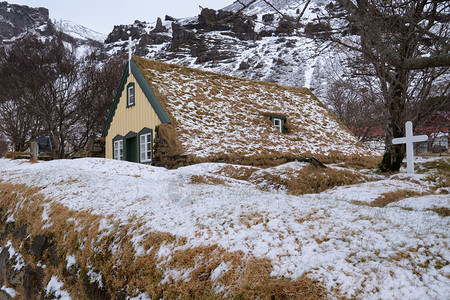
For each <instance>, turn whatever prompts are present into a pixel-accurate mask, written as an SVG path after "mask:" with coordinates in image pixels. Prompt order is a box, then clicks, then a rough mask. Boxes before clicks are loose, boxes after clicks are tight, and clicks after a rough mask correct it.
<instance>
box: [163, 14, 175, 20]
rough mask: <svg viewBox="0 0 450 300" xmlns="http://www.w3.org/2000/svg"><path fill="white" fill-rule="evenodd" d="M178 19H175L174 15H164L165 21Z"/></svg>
mask: <svg viewBox="0 0 450 300" xmlns="http://www.w3.org/2000/svg"><path fill="white" fill-rule="evenodd" d="M176 20H177V19H175V18H174V17H171V16H168V15H166V16H165V17H164V21H176Z"/></svg>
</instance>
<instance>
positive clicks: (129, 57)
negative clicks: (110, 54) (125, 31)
mask: <svg viewBox="0 0 450 300" xmlns="http://www.w3.org/2000/svg"><path fill="white" fill-rule="evenodd" d="M128 73H129V74H131V36H130V38H129V39H128Z"/></svg>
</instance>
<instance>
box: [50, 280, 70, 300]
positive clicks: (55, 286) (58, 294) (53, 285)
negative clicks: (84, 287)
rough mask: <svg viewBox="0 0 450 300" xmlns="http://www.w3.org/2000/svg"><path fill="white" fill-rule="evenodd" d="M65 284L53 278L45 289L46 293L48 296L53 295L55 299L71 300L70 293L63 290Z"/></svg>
mask: <svg viewBox="0 0 450 300" xmlns="http://www.w3.org/2000/svg"><path fill="white" fill-rule="evenodd" d="M63 285H64V284H63V283H62V282H61V281H59V280H58V277H57V276H52V278H51V279H50V281H49V282H48V284H47V286H46V287H45V292H46V294H47V295H53V296H54V298H53V299H60V300H71V299H72V298H71V297H70V295H69V293H68V292H66V291H64V290H62V287H63Z"/></svg>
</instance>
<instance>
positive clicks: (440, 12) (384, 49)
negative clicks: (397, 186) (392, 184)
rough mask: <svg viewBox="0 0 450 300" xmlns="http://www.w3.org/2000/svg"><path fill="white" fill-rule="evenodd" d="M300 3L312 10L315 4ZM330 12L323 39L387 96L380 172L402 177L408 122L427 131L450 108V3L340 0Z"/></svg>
mask: <svg viewBox="0 0 450 300" xmlns="http://www.w3.org/2000/svg"><path fill="white" fill-rule="evenodd" d="M255 1H256V0H255ZM255 1H250V3H253V2H255ZM264 2H267V1H264ZM299 3H303V4H304V5H305V7H306V6H307V5H308V4H309V3H310V1H305V0H303V1H302V0H299ZM248 4H249V3H247V5H248ZM327 9H328V13H329V14H328V15H324V16H318V18H317V19H316V24H318V25H320V26H319V27H318V28H326V29H327V32H326V34H324V33H323V32H319V33H318V34H317V38H320V39H322V40H324V41H325V42H331V43H335V44H336V45H340V46H342V47H345V48H346V49H347V51H352V52H353V53H355V55H361V57H362V58H363V60H364V62H367V63H366V70H367V72H364V74H363V75H364V76H365V77H366V78H368V77H371V78H373V80H371V83H370V85H369V86H368V88H372V89H373V90H374V91H375V94H379V95H380V96H381V98H380V99H381V103H382V104H383V108H384V109H383V129H384V131H385V141H386V153H385V155H384V157H383V161H382V163H381V164H380V169H381V170H384V171H397V170H399V168H400V165H401V162H402V160H403V158H404V156H405V149H404V146H403V145H393V144H392V142H391V141H392V138H394V137H401V136H404V130H405V129H404V126H405V125H404V124H405V121H407V120H411V121H413V123H414V124H416V125H421V124H423V123H424V122H426V120H427V119H429V118H430V117H431V116H432V115H433V113H434V112H436V111H438V110H440V109H442V107H444V106H445V105H446V103H448V102H449V93H448V92H449V87H450V76H449V66H450V54H449V38H450V25H449V24H450V23H449V21H450V14H449V11H450V2H449V1H440V0H389V1H386V0H337V1H330V3H329V4H328V5H327ZM354 73H355V74H356V75H358V69H355V72H354ZM367 82H368V81H367Z"/></svg>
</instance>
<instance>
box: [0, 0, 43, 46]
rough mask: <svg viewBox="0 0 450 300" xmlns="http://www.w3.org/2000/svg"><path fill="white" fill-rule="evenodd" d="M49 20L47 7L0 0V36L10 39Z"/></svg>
mask: <svg viewBox="0 0 450 300" xmlns="http://www.w3.org/2000/svg"><path fill="white" fill-rule="evenodd" d="M49 21H50V19H49V13H48V9H46V8H43V7H39V8H31V7H28V6H25V5H23V6H22V5H16V4H8V3H7V2H0V36H1V37H2V39H10V38H12V37H14V36H17V35H20V34H22V33H25V32H27V31H28V30H29V29H34V28H37V27H39V26H41V25H44V24H47V23H48V22H49Z"/></svg>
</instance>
